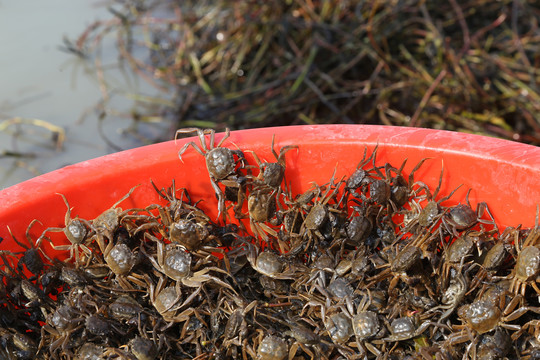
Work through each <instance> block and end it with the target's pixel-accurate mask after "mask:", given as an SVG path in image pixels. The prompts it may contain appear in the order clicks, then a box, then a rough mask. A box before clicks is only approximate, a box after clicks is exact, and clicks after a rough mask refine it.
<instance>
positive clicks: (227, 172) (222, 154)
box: [175, 128, 244, 220]
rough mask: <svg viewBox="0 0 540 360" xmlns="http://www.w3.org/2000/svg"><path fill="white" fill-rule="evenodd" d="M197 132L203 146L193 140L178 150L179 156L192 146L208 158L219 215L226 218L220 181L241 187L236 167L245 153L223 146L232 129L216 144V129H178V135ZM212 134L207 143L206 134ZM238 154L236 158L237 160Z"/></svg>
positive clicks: (207, 165)
mask: <svg viewBox="0 0 540 360" xmlns="http://www.w3.org/2000/svg"><path fill="white" fill-rule="evenodd" d="M193 132H197V136H198V137H199V140H200V144H201V147H199V146H198V145H197V144H195V143H194V142H193V141H191V142H188V143H187V144H185V145H184V146H183V147H182V149H180V151H179V152H178V157H179V158H180V160H182V154H184V152H185V151H186V150H187V148H188V147H190V146H192V147H193V148H194V149H195V150H196V151H197V152H198V153H199V154H201V155H203V156H204V158H205V160H206V168H207V169H208V173H209V174H210V182H211V184H212V187H213V189H214V191H215V193H216V196H217V198H218V217H219V216H220V215H223V219H224V220H225V194H224V193H223V191H222V190H221V188H220V187H219V185H218V183H222V184H224V185H225V186H230V187H234V188H239V187H240V185H239V183H240V181H241V179H240V176H239V175H238V174H237V172H236V167H237V165H238V164H239V163H240V162H243V161H244V153H243V152H242V151H241V150H231V149H228V148H225V147H222V145H223V143H224V142H225V140H227V139H228V138H229V136H230V130H229V129H228V128H227V129H225V136H224V137H223V138H222V139H221V140H220V141H219V143H218V144H217V145H216V146H214V142H215V131H214V130H212V129H210V130H201V129H197V128H186V129H179V130H177V131H176V136H175V138H176V137H178V135H179V134H189V133H193ZM206 134H210V146H207V145H206V139H205V135H206ZM235 156H236V160H235Z"/></svg>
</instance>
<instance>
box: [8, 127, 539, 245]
mask: <svg viewBox="0 0 540 360" xmlns="http://www.w3.org/2000/svg"><path fill="white" fill-rule="evenodd" d="M274 134H275V137H276V148H280V147H281V146H284V145H291V144H295V145H298V146H299V150H298V151H289V152H288V153H287V155H286V160H287V171H286V179H287V181H290V182H291V183H292V188H293V191H295V192H299V191H304V190H306V189H307V188H309V186H310V182H311V181H315V182H317V183H319V184H322V183H324V182H327V181H328V180H329V178H330V176H331V175H332V172H333V171H334V169H337V176H341V175H350V174H351V173H352V172H353V171H354V169H355V167H356V165H357V163H358V162H359V161H360V160H361V158H362V155H363V152H364V147H367V148H368V151H369V152H370V153H371V151H372V150H373V148H374V147H375V146H376V145H377V144H378V146H379V149H378V152H377V164H384V163H386V162H389V163H391V164H392V165H394V166H395V167H399V166H400V165H401V163H402V162H403V161H404V159H408V161H407V164H406V166H405V173H406V174H408V173H409V172H410V171H411V169H412V168H414V166H415V165H416V164H417V163H418V162H419V161H420V160H421V159H423V158H426V157H428V158H431V159H430V160H428V161H426V162H425V163H424V165H423V166H422V167H421V168H420V170H418V171H417V172H416V173H415V179H422V181H423V182H425V183H426V184H427V185H429V186H430V188H435V186H436V184H437V182H438V178H439V175H440V171H441V167H442V166H443V164H444V178H443V186H442V189H441V194H448V193H449V192H450V191H451V190H453V189H454V188H456V187H457V186H458V185H460V184H463V185H464V186H462V187H461V188H460V189H459V190H458V191H457V192H456V193H455V195H454V196H453V197H452V198H451V199H450V200H448V201H447V202H446V203H445V205H451V204H455V203H458V202H462V201H464V198H465V194H466V191H467V190H468V189H469V188H471V189H472V191H471V193H470V201H471V203H472V205H473V206H475V204H476V203H477V202H478V201H485V202H486V203H487V204H488V206H489V209H490V210H491V212H492V214H493V216H494V217H495V220H496V221H497V222H498V223H499V224H500V225H501V226H502V227H505V226H516V225H518V224H522V225H523V226H532V225H534V222H535V212H536V206H537V204H538V203H539V202H540V148H538V147H534V146H530V145H524V144H521V143H516V142H511V141H506V140H500V139H495V138H489V137H483V136H477V135H471V134H464V133H455V132H449V131H441V130H431V129H419V128H403V127H386V126H375V125H373V126H369V125H350V126H347V125H316V126H291V127H275V128H263V129H253V130H242V131H234V132H231V136H230V138H229V140H227V141H225V143H224V146H227V147H230V148H235V147H236V146H237V147H239V148H240V149H242V150H253V151H255V152H256V153H257V154H258V155H259V157H260V158H261V159H263V158H264V159H267V160H268V161H273V155H272V153H271V151H270V144H271V141H272V135H274ZM222 137H223V134H222V133H220V134H216V140H219V139H221V138H222ZM188 141H195V142H197V143H198V139H197V138H189V139H182V140H178V141H176V142H175V141H169V142H164V143H160V144H156V145H150V146H144V147H140V148H136V149H132V150H128V151H123V152H119V153H115V154H111V155H107V156H103V157H100V158H96V159H93V160H89V161H84V162H81V163H78V164H75V165H71V166H68V167H65V168H63V169H60V170H57V171H54V172H51V173H48V174H44V175H42V176H38V177H36V178H34V179H31V180H28V181H25V182H23V183H20V184H18V185H15V186H11V187H9V188H6V189H4V190H2V191H0V237H2V238H3V242H2V243H0V250H2V249H4V250H5V249H14V247H13V246H14V242H13V241H12V239H11V235H10V233H9V231H8V227H9V229H11V231H12V233H13V235H14V236H16V237H17V239H24V236H25V231H26V229H27V226H28V224H29V223H30V222H31V221H32V220H34V219H38V220H39V221H40V223H38V224H36V225H35V226H34V227H33V228H32V231H31V232H32V234H33V238H35V237H36V235H37V236H39V234H41V232H42V231H43V230H44V229H45V228H47V227H63V226H64V225H63V224H64V215H65V213H66V206H65V204H64V202H63V200H62V198H61V197H60V196H59V195H57V194H59V193H61V194H64V195H65V196H66V198H67V199H68V201H69V204H70V207H72V209H73V210H72V212H71V214H72V217H75V216H77V215H78V216H80V217H82V218H87V219H93V218H94V217H96V216H97V215H99V214H100V213H102V212H103V211H104V210H106V209H107V208H109V207H111V206H112V205H113V204H114V203H115V202H116V201H117V200H118V199H120V198H121V197H122V196H123V195H125V194H126V193H127V192H128V191H129V190H130V189H131V188H132V187H133V186H135V185H140V186H139V187H138V188H137V189H136V190H135V191H134V192H133V195H132V196H131V197H130V198H129V199H127V200H126V201H124V202H123V203H122V204H120V207H123V208H128V207H129V208H131V207H145V206H147V205H149V204H151V203H157V202H160V199H159V197H158V196H157V194H156V192H155V190H154V189H153V187H152V186H151V184H150V179H152V180H153V181H154V182H155V183H156V185H157V186H158V187H159V188H161V187H169V186H170V185H171V182H172V180H173V179H175V180H176V187H177V188H179V187H186V188H188V189H189V193H190V195H191V196H192V198H193V199H200V198H203V199H205V204H206V209H207V210H210V211H213V214H214V215H216V212H215V210H214V209H215V207H216V200H215V196H214V194H213V191H212V188H211V186H210V182H209V179H208V173H207V170H206V167H205V162H204V159H203V157H202V156H201V155H200V154H198V153H197V152H196V151H195V150H194V149H192V148H188V150H186V152H185V153H184V155H183V156H182V159H183V163H182V162H181V161H180V160H179V158H178V151H179V149H181V148H182V146H183V145H184V144H185V143H186V142H188ZM246 155H247V157H248V160H249V159H250V155H249V153H246ZM203 207H204V206H203ZM53 237H54V235H53ZM16 249H19V248H18V247H16Z"/></svg>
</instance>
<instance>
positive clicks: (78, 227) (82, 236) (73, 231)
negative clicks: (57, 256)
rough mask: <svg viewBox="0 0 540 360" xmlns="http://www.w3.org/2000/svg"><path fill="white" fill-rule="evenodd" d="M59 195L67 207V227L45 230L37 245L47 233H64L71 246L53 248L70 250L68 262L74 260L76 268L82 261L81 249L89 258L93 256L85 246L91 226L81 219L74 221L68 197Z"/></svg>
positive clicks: (65, 221) (65, 219)
mask: <svg viewBox="0 0 540 360" xmlns="http://www.w3.org/2000/svg"><path fill="white" fill-rule="evenodd" d="M59 195H60V196H61V197H62V199H63V200H64V203H65V204H66V207H67V211H66V215H65V217H64V223H65V227H63V228H58V227H50V228H47V229H45V231H44V232H43V234H41V236H40V237H39V238H38V240H37V241H36V243H40V242H41V241H42V239H43V238H44V237H45V234H46V233H47V232H63V233H64V234H65V236H66V238H67V239H68V240H69V242H70V244H69V245H56V246H55V245H52V247H53V249H55V250H60V251H63V250H69V255H70V256H69V259H68V260H70V259H74V260H75V264H76V266H78V265H79V261H80V256H79V249H81V250H82V251H83V252H84V253H85V254H86V255H87V256H91V254H92V251H91V250H90V249H89V248H88V246H87V244H85V242H86V240H88V235H89V233H90V232H89V229H90V228H91V225H90V223H89V222H88V221H87V220H84V219H79V217H75V219H72V218H71V208H70V207H69V203H68V201H67V199H66V197H65V196H64V195H63V194H59Z"/></svg>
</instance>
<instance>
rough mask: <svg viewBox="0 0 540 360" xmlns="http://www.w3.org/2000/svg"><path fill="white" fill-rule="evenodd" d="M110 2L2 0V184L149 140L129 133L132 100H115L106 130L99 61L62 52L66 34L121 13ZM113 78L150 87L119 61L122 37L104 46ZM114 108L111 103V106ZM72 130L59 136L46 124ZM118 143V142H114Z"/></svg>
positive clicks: (125, 86)
mask: <svg viewBox="0 0 540 360" xmlns="http://www.w3.org/2000/svg"><path fill="white" fill-rule="evenodd" d="M108 5H110V4H108V3H106V2H103V1H101V2H99V3H98V2H95V1H89V0H69V1H66V0H47V1H42V0H17V1H14V0H0V44H2V46H1V47H0V189H1V188H4V187H7V186H10V185H13V184H16V183H18V182H21V181H24V180H26V179H29V178H31V177H33V176H36V175H38V174H41V173H45V172H49V171H52V170H56V169H58V168H61V167H63V166H65V165H68V164H73V163H76V162H80V161H84V160H88V159H91V158H95V157H98V156H102V155H106V154H108V153H111V152H115V151H118V150H119V149H129V148H133V147H136V146H140V145H142V143H141V142H140V141H139V140H137V139H136V137H135V136H130V135H126V134H125V131H122V129H126V128H128V127H129V126H130V125H131V123H132V120H131V118H130V117H129V107H130V106H131V105H130V104H131V103H132V101H130V100H128V99H127V98H126V97H125V96H119V97H117V99H115V100H114V107H115V109H119V108H120V109H124V113H125V114H127V115H126V116H122V114H120V115H118V116H114V115H112V116H111V114H110V113H112V111H108V116H107V117H106V121H103V122H102V125H103V126H102V134H104V135H105V137H106V138H107V139H108V141H105V140H104V137H103V136H101V135H100V134H99V133H98V128H99V127H98V122H99V121H98V118H99V116H100V112H99V111H96V104H98V103H99V102H100V100H101V98H102V97H101V93H100V89H99V83H98V81H97V80H96V76H95V70H94V67H93V62H92V61H84V60H82V59H80V58H78V57H77V56H75V55H73V54H71V53H68V52H66V51H62V50H61V49H60V48H61V47H62V46H63V37H64V36H67V37H68V38H69V39H71V40H76V39H77V37H78V36H79V35H80V34H81V33H82V32H83V31H84V30H85V29H86V28H87V27H88V26H89V25H91V24H92V23H93V22H94V21H96V20H98V19H99V20H107V19H110V18H112V17H113V15H112V14H111V13H110V12H109V11H108V10H107V6H108ZM101 49H102V50H101V52H102V54H103V55H102V58H103V59H104V66H105V67H106V68H107V69H108V70H107V72H106V76H107V79H108V80H109V79H110V80H111V83H112V84H115V86H118V87H119V88H120V89H121V92H124V93H125V92H128V93H137V92H140V91H146V90H148V89H145V86H144V85H145V84H140V82H137V80H136V79H133V78H131V79H125V78H124V74H125V73H124V72H121V71H118V68H117V66H116V65H115V63H116V59H117V54H116V51H115V47H114V40H113V38H112V37H111V39H105V41H104V43H103V46H102V48H101ZM105 109H106V110H107V108H105ZM43 124H46V126H49V125H52V126H57V127H59V128H61V129H63V130H64V131H65V136H66V138H65V142H64V143H63V146H62V147H61V148H57V145H58V143H57V142H55V141H56V140H57V137H56V136H55V134H57V133H55V132H54V131H53V132H51V131H50V130H47V129H45V128H44V127H43ZM111 144H112V145H111Z"/></svg>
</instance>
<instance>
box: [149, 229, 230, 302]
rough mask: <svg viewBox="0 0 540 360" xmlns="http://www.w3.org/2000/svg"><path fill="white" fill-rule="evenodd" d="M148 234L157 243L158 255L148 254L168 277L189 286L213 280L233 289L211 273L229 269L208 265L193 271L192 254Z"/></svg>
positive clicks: (155, 266)
mask: <svg viewBox="0 0 540 360" xmlns="http://www.w3.org/2000/svg"><path fill="white" fill-rule="evenodd" d="M146 236H147V237H148V238H149V239H151V241H153V242H154V243H156V249H157V253H156V257H154V256H151V255H148V254H146V256H147V258H148V259H149V260H150V262H151V263H152V266H153V267H154V268H155V269H156V270H158V271H159V272H161V273H163V274H164V275H166V276H167V277H169V278H171V279H173V280H175V281H177V282H180V283H182V284H183V285H184V286H187V287H194V288H200V287H201V286H202V284H203V283H205V282H207V281H213V282H215V283H217V284H219V285H220V286H222V287H225V288H228V289H230V290H232V291H234V290H233V288H232V287H231V285H230V284H228V283H226V282H225V281H224V280H222V279H220V278H218V277H216V276H213V275H210V271H214V272H217V273H222V274H226V275H227V274H228V272H227V271H225V270H223V269H220V268H218V267H215V266H207V267H205V268H204V269H202V270H199V271H196V272H192V265H191V254H190V253H188V252H186V251H185V250H184V248H183V247H181V246H180V245H177V244H174V243H170V244H167V245H165V244H164V243H163V241H162V240H160V239H158V238H156V237H154V236H152V235H150V234H148V233H147V234H146Z"/></svg>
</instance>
